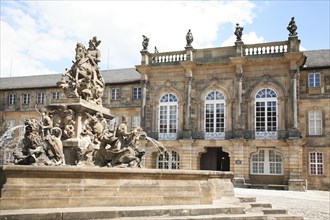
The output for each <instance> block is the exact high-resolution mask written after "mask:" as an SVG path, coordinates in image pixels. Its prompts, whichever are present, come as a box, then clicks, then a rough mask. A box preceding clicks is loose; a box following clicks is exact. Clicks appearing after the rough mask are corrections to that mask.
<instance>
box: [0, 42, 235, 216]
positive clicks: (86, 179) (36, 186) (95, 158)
mask: <svg viewBox="0 0 330 220" xmlns="http://www.w3.org/2000/svg"><path fill="white" fill-rule="evenodd" d="M100 42H101V41H99V40H97V38H96V37H94V38H93V39H91V40H90V41H89V47H88V48H85V46H84V45H83V44H81V43H78V44H77V46H76V56H75V62H74V63H73V65H72V67H71V68H70V69H69V70H66V71H65V73H64V74H63V75H62V77H61V79H60V80H59V81H58V82H57V85H58V86H60V87H61V88H62V89H63V90H64V93H65V95H66V98H65V99H58V100H54V101H53V102H52V103H51V104H50V105H49V106H47V107H45V108H41V109H39V110H38V111H39V113H40V115H41V119H35V118H31V119H27V120H26V121H25V125H24V126H25V133H24V138H23V147H22V148H21V150H19V151H17V150H16V151H14V153H13V160H12V161H11V162H12V163H11V164H8V165H3V166H1V167H0V189H1V194H0V196H1V198H0V209H24V208H60V207H88V206H136V205H139V206H141V205H170V204H211V203H212V202H213V201H214V200H216V199H220V198H221V197H222V196H223V195H226V196H233V186H232V183H231V178H233V174H232V173H231V172H218V171H192V170H159V169H157V170H156V169H142V168H141V167H142V165H141V160H142V158H143V156H144V154H145V151H144V149H142V148H141V147H140V146H139V145H140V139H141V138H143V139H147V141H149V142H151V143H152V144H153V145H154V146H156V147H157V148H158V150H159V151H161V152H164V151H165V147H163V146H162V144H161V143H160V142H158V141H156V140H154V139H151V138H150V137H147V134H146V132H145V131H143V129H142V128H134V129H133V130H131V131H128V130H127V126H126V122H127V121H126V117H125V116H122V122H121V124H119V125H116V126H115V127H114V128H113V129H109V128H108V126H107V120H111V119H112V118H114V116H113V115H112V114H111V112H110V109H107V108H105V107H103V106H102V95H103V91H104V87H105V82H104V79H103V77H102V75H101V73H100V71H99V67H98V63H99V62H100V52H99V50H98V49H97V46H98V45H99V44H100ZM31 165H35V166H31ZM69 165H70V166H69ZM123 168H125V169H123ZM136 168H140V169H136ZM41 199H42V202H40V200H41Z"/></svg>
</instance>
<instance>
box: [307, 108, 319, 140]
mask: <svg viewBox="0 0 330 220" xmlns="http://www.w3.org/2000/svg"><path fill="white" fill-rule="evenodd" d="M308 134H309V135H321V134H322V112H321V111H310V112H308Z"/></svg>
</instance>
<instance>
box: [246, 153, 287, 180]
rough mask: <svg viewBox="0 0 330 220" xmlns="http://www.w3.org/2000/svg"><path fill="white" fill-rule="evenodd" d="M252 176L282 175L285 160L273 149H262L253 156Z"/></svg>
mask: <svg viewBox="0 0 330 220" xmlns="http://www.w3.org/2000/svg"><path fill="white" fill-rule="evenodd" d="M250 173H251V174H262V175H282V174H283V159H282V156H281V155H279V154H277V153H276V152H275V150H273V149H260V150H259V151H258V152H257V153H256V154H253V155H252V156H251V167H250Z"/></svg>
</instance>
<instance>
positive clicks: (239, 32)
mask: <svg viewBox="0 0 330 220" xmlns="http://www.w3.org/2000/svg"><path fill="white" fill-rule="evenodd" d="M243 29H244V28H243V27H241V26H239V24H238V23H237V24H236V28H235V32H234V34H235V35H236V41H242V35H243Z"/></svg>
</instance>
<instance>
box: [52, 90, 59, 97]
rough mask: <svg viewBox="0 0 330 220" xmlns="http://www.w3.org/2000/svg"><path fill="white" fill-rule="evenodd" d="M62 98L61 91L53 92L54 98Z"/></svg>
mask: <svg viewBox="0 0 330 220" xmlns="http://www.w3.org/2000/svg"><path fill="white" fill-rule="evenodd" d="M59 98H60V92H52V99H59Z"/></svg>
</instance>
